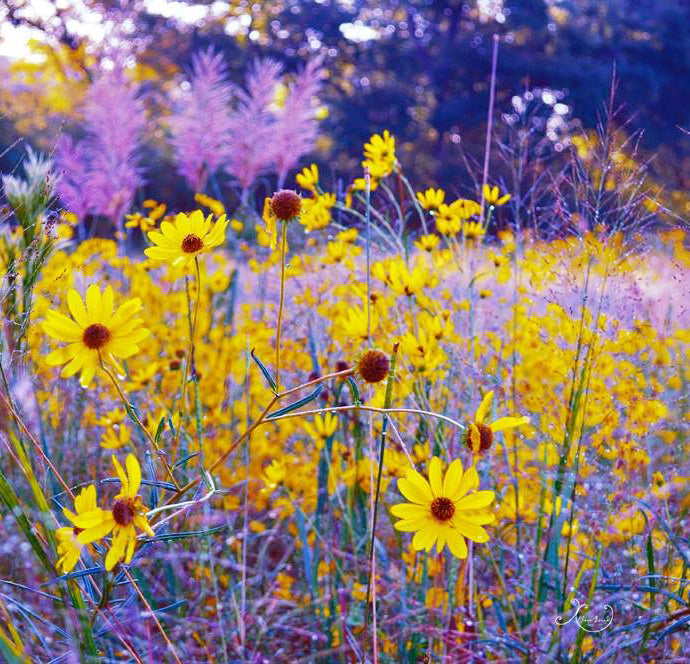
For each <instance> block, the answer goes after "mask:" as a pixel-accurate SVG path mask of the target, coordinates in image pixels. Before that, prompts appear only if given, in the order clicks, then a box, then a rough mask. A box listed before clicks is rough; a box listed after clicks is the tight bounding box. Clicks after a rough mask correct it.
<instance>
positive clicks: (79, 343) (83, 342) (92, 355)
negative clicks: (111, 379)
mask: <svg viewBox="0 0 690 664" xmlns="http://www.w3.org/2000/svg"><path fill="white" fill-rule="evenodd" d="M113 300H114V295H113V289H112V287H111V286H108V287H107V288H106V289H105V290H104V291H103V293H102V294H101V291H100V289H99V288H98V286H96V285H95V284H91V285H90V286H89V287H88V288H87V290H86V304H85V303H84V300H82V299H81V296H80V295H79V293H77V291H76V290H74V289H71V290H69V291H68V292H67V306H68V307H69V311H70V313H71V314H72V317H73V319H74V320H72V319H71V318H68V317H67V316H65V315H64V314H61V313H58V312H57V311H53V310H52V309H49V310H48V311H46V319H45V321H43V330H44V332H45V333H46V334H48V335H49V336H51V337H53V339H57V340H58V341H65V342H67V346H64V347H62V348H58V349H57V350H54V351H53V352H52V353H50V354H49V355H48V357H47V358H46V362H47V363H48V364H49V365H51V366H59V365H62V364H64V365H65V366H64V367H63V369H62V374H61V375H62V376H63V378H67V377H69V376H73V375H74V374H76V373H77V372H79V371H81V377H80V383H81V386H82V387H88V386H89V384H90V383H91V380H92V379H93V377H94V374H95V373H96V369H97V368H98V366H99V364H100V361H101V360H102V361H105V362H110V363H111V364H114V365H115V366H117V362H116V361H115V358H120V359H124V358H127V357H131V356H132V355H135V354H136V353H137V352H138V351H139V344H140V343H141V342H142V341H143V340H144V339H146V337H148V336H149V331H148V330H147V329H146V328H144V327H141V324H142V320H141V318H136V314H137V313H138V312H139V310H140V309H141V300H140V299H139V298H138V297H137V298H133V299H131V300H127V301H126V302H124V303H123V304H121V305H120V306H119V307H118V308H117V311H115V312H114V313H113Z"/></svg>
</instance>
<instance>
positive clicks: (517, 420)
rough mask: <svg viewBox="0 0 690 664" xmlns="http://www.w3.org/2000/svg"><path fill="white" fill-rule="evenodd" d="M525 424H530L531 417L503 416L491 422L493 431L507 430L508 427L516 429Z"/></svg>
mask: <svg viewBox="0 0 690 664" xmlns="http://www.w3.org/2000/svg"><path fill="white" fill-rule="evenodd" d="M524 424H529V417H501V418H499V419H497V420H496V421H495V422H492V423H491V425H490V426H491V431H493V432H494V433H496V432H497V431H505V430H506V429H514V428H515V427H521V426H523V425H524Z"/></svg>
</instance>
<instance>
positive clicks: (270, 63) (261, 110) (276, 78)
mask: <svg viewBox="0 0 690 664" xmlns="http://www.w3.org/2000/svg"><path fill="white" fill-rule="evenodd" d="M281 73H282V65H280V63H278V62H275V61H274V60H270V59H268V58H266V59H263V60H257V61H256V62H255V63H254V66H253V68H252V70H251V72H250V73H249V74H248V76H247V79H246V90H238V93H237V96H238V104H237V108H236V109H235V111H234V113H232V115H231V127H232V129H231V135H232V139H231V141H232V153H231V154H230V156H229V159H228V162H227V165H226V167H225V168H226V171H227V172H228V174H229V175H232V176H234V177H236V178H237V179H238V180H239V183H240V185H241V187H242V190H243V198H246V194H247V191H248V188H249V186H250V185H251V184H252V182H254V180H255V179H256V178H257V176H259V175H261V174H262V173H265V172H266V171H268V170H269V169H270V166H271V164H272V163H274V155H275V149H276V142H275V136H274V131H275V121H274V119H273V116H272V115H271V112H270V105H271V102H272V101H273V98H274V96H275V91H276V87H277V86H278V84H279V82H280V75H281Z"/></svg>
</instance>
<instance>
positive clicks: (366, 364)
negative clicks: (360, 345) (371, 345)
mask: <svg viewBox="0 0 690 664" xmlns="http://www.w3.org/2000/svg"><path fill="white" fill-rule="evenodd" d="M390 366H391V365H390V361H389V360H388V356H387V355H386V354H385V353H384V352H382V351H380V350H375V349H371V350H367V351H365V352H364V353H362V357H360V358H359V362H358V363H357V370H358V371H359V375H360V376H361V377H362V378H363V379H364V380H365V381H366V382H367V383H380V382H381V381H382V380H384V379H385V378H386V377H387V376H388V371H389V370H390Z"/></svg>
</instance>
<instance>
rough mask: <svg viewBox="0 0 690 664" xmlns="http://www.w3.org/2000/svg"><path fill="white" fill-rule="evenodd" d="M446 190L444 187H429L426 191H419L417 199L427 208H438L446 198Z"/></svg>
mask: <svg viewBox="0 0 690 664" xmlns="http://www.w3.org/2000/svg"><path fill="white" fill-rule="evenodd" d="M445 197H446V192H445V191H443V189H432V188H429V189H427V190H426V191H424V192H422V191H418V192H417V200H418V201H419V202H420V204H421V206H422V207H423V208H424V209H425V210H438V208H439V207H440V206H441V205H442V204H443V201H444V200H445Z"/></svg>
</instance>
